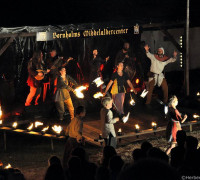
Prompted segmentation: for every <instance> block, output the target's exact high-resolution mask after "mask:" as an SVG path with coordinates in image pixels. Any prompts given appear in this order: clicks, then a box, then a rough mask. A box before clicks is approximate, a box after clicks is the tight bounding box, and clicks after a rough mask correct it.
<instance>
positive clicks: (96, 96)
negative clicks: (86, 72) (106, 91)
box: [93, 92, 103, 99]
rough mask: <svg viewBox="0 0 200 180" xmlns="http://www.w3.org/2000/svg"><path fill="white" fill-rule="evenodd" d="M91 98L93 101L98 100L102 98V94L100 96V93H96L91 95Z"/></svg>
mask: <svg viewBox="0 0 200 180" xmlns="http://www.w3.org/2000/svg"><path fill="white" fill-rule="evenodd" d="M93 97H94V98H95V99H98V98H100V97H103V94H102V93H101V92H97V93H96V94H94V95H93Z"/></svg>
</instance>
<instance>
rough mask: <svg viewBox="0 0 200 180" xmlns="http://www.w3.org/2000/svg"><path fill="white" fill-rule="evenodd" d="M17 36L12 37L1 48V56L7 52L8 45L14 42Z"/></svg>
mask: <svg viewBox="0 0 200 180" xmlns="http://www.w3.org/2000/svg"><path fill="white" fill-rule="evenodd" d="M14 38H15V37H11V38H10V39H9V40H8V41H7V42H6V44H5V45H4V46H3V47H2V48H1V50H0V56H1V55H2V54H3V53H4V52H5V50H6V49H7V48H8V46H10V44H11V43H12V42H13V40H14Z"/></svg>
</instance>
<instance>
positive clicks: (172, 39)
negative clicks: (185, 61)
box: [160, 28, 185, 53]
mask: <svg viewBox="0 0 200 180" xmlns="http://www.w3.org/2000/svg"><path fill="white" fill-rule="evenodd" d="M160 30H161V31H162V32H163V33H164V34H165V35H166V36H167V37H168V38H169V40H170V41H171V42H172V44H173V45H174V46H175V47H176V48H177V49H178V50H179V51H180V52H182V53H184V52H185V49H183V48H181V46H180V45H179V44H178V43H177V42H176V40H175V39H174V37H173V36H172V35H171V34H170V33H169V32H168V31H167V30H166V29H164V28H161V29H160Z"/></svg>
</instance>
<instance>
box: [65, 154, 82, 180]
mask: <svg viewBox="0 0 200 180" xmlns="http://www.w3.org/2000/svg"><path fill="white" fill-rule="evenodd" d="M68 167H69V168H68V171H67V177H68V179H70V180H80V179H83V178H82V174H83V172H82V168H81V160H80V158H79V157H76V156H72V157H71V158H70V159H69V161H68Z"/></svg>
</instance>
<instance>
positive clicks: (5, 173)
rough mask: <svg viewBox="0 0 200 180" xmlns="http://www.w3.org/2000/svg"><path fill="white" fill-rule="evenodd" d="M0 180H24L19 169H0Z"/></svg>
mask: <svg viewBox="0 0 200 180" xmlns="http://www.w3.org/2000/svg"><path fill="white" fill-rule="evenodd" d="M0 180H25V178H24V175H23V174H22V173H21V171H20V170H19V169H16V168H15V169H14V168H9V169H0Z"/></svg>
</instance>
